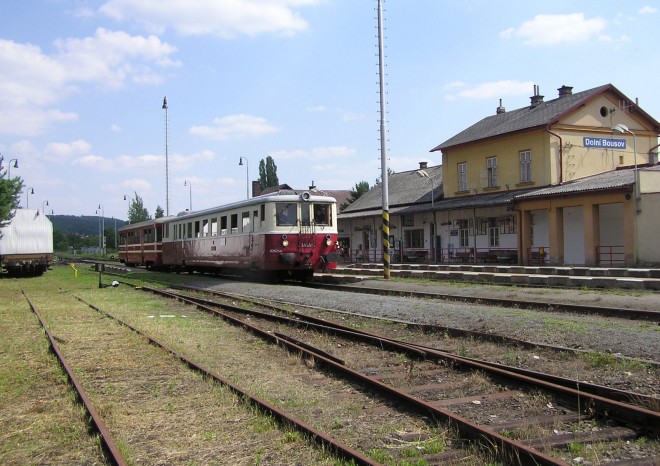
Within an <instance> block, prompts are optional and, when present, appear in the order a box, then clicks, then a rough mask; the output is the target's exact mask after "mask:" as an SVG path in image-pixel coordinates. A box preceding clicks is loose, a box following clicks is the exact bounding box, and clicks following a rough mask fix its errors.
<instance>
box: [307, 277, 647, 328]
mask: <svg viewBox="0 0 660 466" xmlns="http://www.w3.org/2000/svg"><path fill="white" fill-rule="evenodd" d="M303 286H307V287H311V288H318V289H328V290H332V291H346V292H349V293H365V294H377V295H386V296H406V297H414V298H432V299H442V300H446V301H459V302H464V303H473V304H486V305H492V306H501V307H507V308H519V309H543V310H546V311H552V312H574V313H579V314H595V315H601V316H605V317H619V318H627V319H633V320H650V321H654V322H658V321H660V311H650V310H646V309H620V308H613V307H602V306H590V305H587V304H571V303H546V302H539V301H520V300H516V299H505V298H484V297H478V296H465V295H453V294H447V293H431V292H424V291H406V290H396V289H392V288H387V289H385V288H369V287H356V286H347V285H337V284H332V283H313V284H312V283H307V284H306V285H303Z"/></svg>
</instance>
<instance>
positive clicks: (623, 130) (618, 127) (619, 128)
mask: <svg viewBox="0 0 660 466" xmlns="http://www.w3.org/2000/svg"><path fill="white" fill-rule="evenodd" d="M612 131H614V132H615V133H622V134H623V133H631V132H632V131H630V130H629V129H628V127H627V126H626V125H624V124H621V123H619V124H618V125H616V126H612Z"/></svg>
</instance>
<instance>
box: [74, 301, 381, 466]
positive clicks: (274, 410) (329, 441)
mask: <svg viewBox="0 0 660 466" xmlns="http://www.w3.org/2000/svg"><path fill="white" fill-rule="evenodd" d="M145 290H148V291H154V289H152V288H145ZM156 291H158V290H156ZM75 298H76V299H77V300H79V301H80V302H82V303H84V304H86V305H87V306H89V307H90V308H92V309H94V310H95V311H97V312H99V313H101V314H103V315H104V316H106V317H108V318H110V319H113V320H115V321H116V322H118V323H120V324H121V325H124V326H125V327H127V328H129V329H130V330H132V331H133V332H135V333H137V334H138V335H140V336H142V337H144V338H146V339H147V340H148V341H149V342H150V343H152V344H153V345H155V346H158V347H160V348H162V349H163V350H165V351H167V352H168V353H169V354H171V355H172V356H173V357H175V358H177V359H179V360H180V361H182V362H183V363H185V364H186V365H187V366H188V367H190V368H191V369H193V370H195V371H197V372H199V373H201V374H203V375H206V376H208V377H211V378H212V379H213V380H215V381H216V382H218V383H220V384H222V385H224V386H226V387H227V388H228V389H229V390H231V391H232V392H233V393H235V394H237V395H239V396H240V397H242V398H244V399H249V400H250V401H251V402H252V403H253V404H255V405H256V406H258V407H259V408H261V409H262V410H263V411H264V412H268V413H270V414H272V415H273V416H274V417H276V418H277V419H279V421H280V423H282V424H286V423H288V424H290V425H293V426H295V427H296V429H297V430H299V431H300V432H303V433H304V434H307V435H308V436H309V438H310V439H311V440H313V441H315V442H317V443H320V444H322V445H324V446H326V447H328V448H329V449H330V450H332V451H333V452H334V453H335V454H337V455H338V456H340V457H342V458H344V459H346V460H348V461H351V460H353V461H354V462H355V464H358V465H364V466H380V463H378V462H376V461H374V460H372V459H371V458H368V457H367V456H365V455H363V454H362V453H360V452H359V451H357V450H355V449H352V448H351V447H349V446H348V445H345V444H344V443H342V442H340V441H338V440H336V439H334V438H332V437H330V436H329V435H327V434H325V433H324V432H321V431H320V430H318V429H316V428H314V427H313V426H311V425H309V424H307V423H305V422H303V421H301V420H300V419H297V418H295V417H293V416H291V415H289V414H287V413H286V412H284V411H282V410H281V409H279V408H278V407H277V406H275V405H272V404H271V403H269V402H268V401H266V400H264V399H262V398H259V397H257V396H255V395H253V394H250V393H249V392H247V391H245V390H243V389H242V388H240V387H239V386H238V385H236V384H234V383H233V382H231V381H229V380H227V379H225V378H223V377H222V376H220V375H219V374H217V373H215V372H213V371H211V369H209V368H207V367H206V366H203V365H201V364H199V363H197V362H195V361H193V360H192V359H190V358H188V357H187V356H185V355H183V354H180V353H179V352H177V351H176V350H174V349H173V348H171V347H169V346H168V345H166V344H165V343H163V342H161V341H159V340H157V339H156V338H154V337H152V336H150V335H148V334H146V333H145V332H143V331H141V330H140V329H138V328H137V327H135V326H133V325H131V324H129V323H128V322H125V321H123V320H122V319H119V318H118V317H116V316H114V315H112V314H111V313H109V312H107V311H104V310H102V309H100V308H99V307H97V306H95V305H93V304H91V303H88V302H86V301H85V300H84V299H82V298H80V297H78V296H75ZM193 304H194V303H193ZM241 325H245V324H244V323H243V322H241ZM297 350H299V351H306V350H304V349H303V348H302V347H298V348H297Z"/></svg>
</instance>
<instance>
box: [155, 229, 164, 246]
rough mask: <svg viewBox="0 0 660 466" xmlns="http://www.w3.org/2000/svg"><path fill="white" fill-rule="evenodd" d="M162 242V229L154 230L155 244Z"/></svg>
mask: <svg viewBox="0 0 660 466" xmlns="http://www.w3.org/2000/svg"><path fill="white" fill-rule="evenodd" d="M161 241H163V227H159V228H156V242H157V243H160V242H161Z"/></svg>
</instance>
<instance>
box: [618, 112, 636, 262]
mask: <svg viewBox="0 0 660 466" xmlns="http://www.w3.org/2000/svg"><path fill="white" fill-rule="evenodd" d="M612 132H614V133H621V134H625V133H630V134H632V137H633V160H634V163H635V168H634V172H633V173H634V177H635V192H634V196H635V197H634V199H633V206H634V209H635V217H634V218H633V262H634V263H635V264H637V249H638V246H637V215H639V212H640V210H639V175H638V172H637V137H636V136H635V133H634V132H632V131H631V130H630V129H629V128H628V127H627V126H626V125H624V124H622V123H619V124H618V125H616V126H613V127H612Z"/></svg>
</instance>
